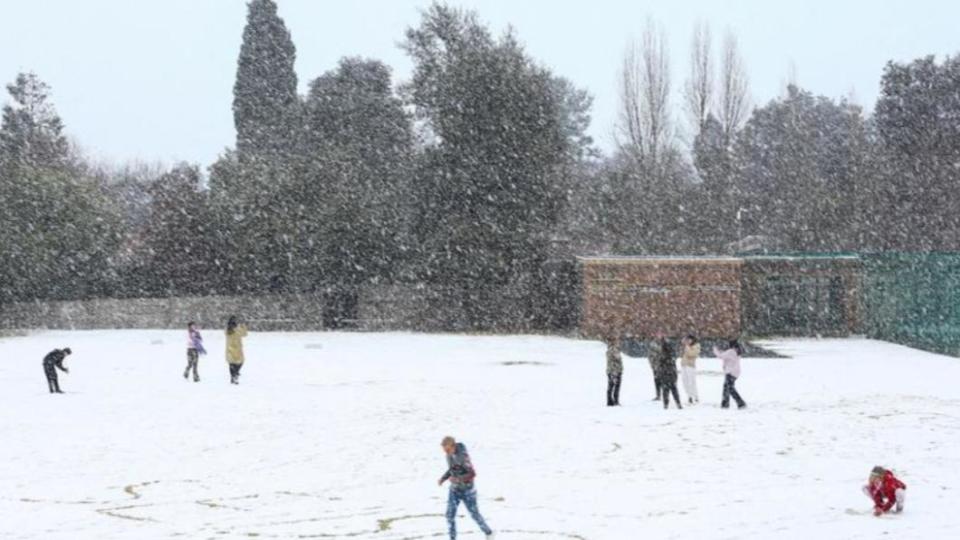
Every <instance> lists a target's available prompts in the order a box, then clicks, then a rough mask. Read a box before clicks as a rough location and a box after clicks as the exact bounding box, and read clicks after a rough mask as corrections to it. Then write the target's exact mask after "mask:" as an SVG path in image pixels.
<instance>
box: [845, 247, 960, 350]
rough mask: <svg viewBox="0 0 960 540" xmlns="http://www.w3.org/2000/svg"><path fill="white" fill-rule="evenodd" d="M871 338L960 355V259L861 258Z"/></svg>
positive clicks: (910, 255) (911, 255) (892, 255)
mask: <svg viewBox="0 0 960 540" xmlns="http://www.w3.org/2000/svg"><path fill="white" fill-rule="evenodd" d="M861 258H862V261H863V272H864V273H863V280H864V283H863V285H864V287H863V304H864V305H863V307H864V316H865V320H864V324H865V330H866V332H867V335H868V336H870V337H873V338H877V339H883V340H886V341H893V342H896V343H902V344H904V345H909V346H911V347H917V348H920V349H926V350H929V351H935V352H939V353H945V354H951V355H957V354H960V253H883V254H869V255H862V256H861Z"/></svg>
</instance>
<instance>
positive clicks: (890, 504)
mask: <svg viewBox="0 0 960 540" xmlns="http://www.w3.org/2000/svg"><path fill="white" fill-rule="evenodd" d="M863 492H864V494H866V496H867V497H870V498H871V499H873V504H874V507H873V515H875V516H877V517H880V516H882V515H883V514H886V513H887V512H889V511H890V510H891V509H892V510H893V512H894V513H896V514H899V513H900V512H903V502H904V500H905V499H906V497H907V485H906V484H904V483H903V482H901V481H900V480H899V479H898V478H897V477H896V476H894V475H893V471H890V470H888V469H885V468H883V467H880V466H877V467H874V468H873V470H872V471H870V479H869V480H868V481H867V485H865V486H863Z"/></svg>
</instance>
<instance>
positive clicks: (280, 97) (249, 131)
mask: <svg viewBox="0 0 960 540" xmlns="http://www.w3.org/2000/svg"><path fill="white" fill-rule="evenodd" d="M295 60H296V49H295V48H294V45H293V41H292V40H291V38H290V32H289V31H288V30H287V27H286V25H285V24H284V22H283V19H281V18H280V16H279V15H278V14H277V5H276V3H275V2H274V1H273V0H251V2H250V3H249V4H248V12H247V25H246V27H245V28H244V30H243V44H242V45H241V47H240V57H239V59H238V60H237V80H236V83H235V84H234V87H233V118H234V125H235V126H236V129H237V153H238V154H239V156H240V157H241V159H251V160H255V159H268V160H276V159H282V158H283V157H284V156H289V155H290V153H291V152H292V151H293V147H294V145H295V142H296V137H297V132H298V128H299V113H298V109H299V98H298V96H297V75H296V72H295V71H294V62H295Z"/></svg>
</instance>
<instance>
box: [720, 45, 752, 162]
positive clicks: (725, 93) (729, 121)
mask: <svg viewBox="0 0 960 540" xmlns="http://www.w3.org/2000/svg"><path fill="white" fill-rule="evenodd" d="M747 85H748V79H747V72H746V69H745V68H744V65H743V59H742V58H741V57H740V48H739V46H738V45H737V38H736V36H734V35H733V33H730V32H728V33H727V35H726V38H725V39H724V40H723V62H722V64H721V66H720V88H719V95H718V96H717V100H718V103H717V118H718V119H719V120H720V125H721V126H722V127H723V136H724V139H725V141H726V143H727V144H729V143H730V141H731V140H732V139H733V134H734V133H735V132H736V131H737V130H738V129H740V127H741V126H742V125H743V122H744V121H745V120H746V118H747V113H748V112H749V111H748V109H749V107H750V104H749V98H748V96H747Z"/></svg>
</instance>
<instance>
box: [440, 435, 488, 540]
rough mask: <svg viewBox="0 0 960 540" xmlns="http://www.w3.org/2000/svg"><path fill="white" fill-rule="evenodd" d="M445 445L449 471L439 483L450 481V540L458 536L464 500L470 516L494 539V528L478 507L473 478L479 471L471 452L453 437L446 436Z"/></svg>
mask: <svg viewBox="0 0 960 540" xmlns="http://www.w3.org/2000/svg"><path fill="white" fill-rule="evenodd" d="M440 446H442V447H443V453H444V454H446V456H447V472H445V473H443V476H441V477H440V480H439V481H438V482H437V484H438V485H441V486H442V485H443V483H444V482H446V481H447V480H449V481H450V495H449V497H447V523H448V525H449V527H450V540H456V538H457V508H458V507H459V506H460V503H461V502H462V503H463V504H464V506H466V507H467V511H468V512H470V517H472V518H473V520H474V521H476V522H477V525H478V526H479V527H480V530H481V531H483V534H485V535H486V538H487V540H493V530H492V529H490V526H489V525H487V522H486V521H484V519H483V516H481V515H480V510H478V509H477V490H476V488H474V484H473V479H474V478H476V476H477V472H476V470H474V468H473V463H472V462H471V461H470V454H468V453H467V447H466V446H464V444H463V443H459V442H457V441H456V439H454V438H453V437H444V438H443V441H442V442H441V443H440Z"/></svg>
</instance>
